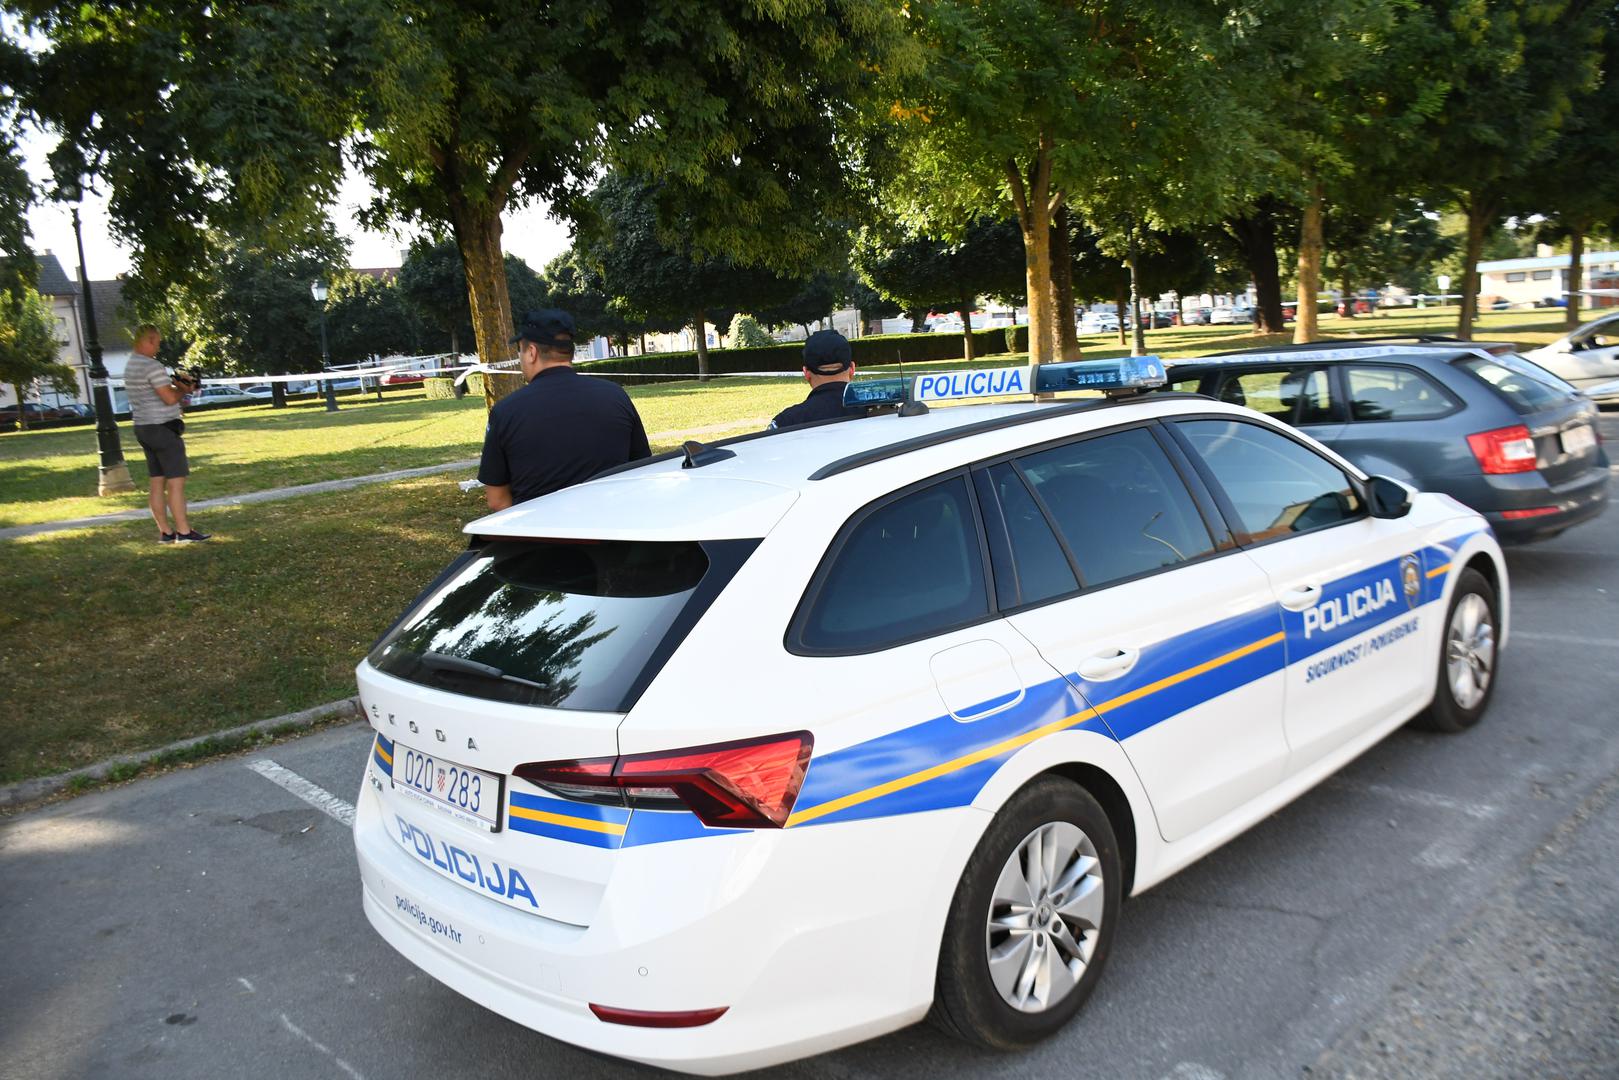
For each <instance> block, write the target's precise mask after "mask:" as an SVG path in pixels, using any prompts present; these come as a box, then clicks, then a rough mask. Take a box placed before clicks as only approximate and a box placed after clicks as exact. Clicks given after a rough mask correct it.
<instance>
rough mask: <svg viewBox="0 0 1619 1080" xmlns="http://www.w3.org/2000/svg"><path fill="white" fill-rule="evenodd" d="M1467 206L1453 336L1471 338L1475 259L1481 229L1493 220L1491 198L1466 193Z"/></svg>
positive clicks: (1479, 253) (1475, 313)
mask: <svg viewBox="0 0 1619 1080" xmlns="http://www.w3.org/2000/svg"><path fill="white" fill-rule="evenodd" d="M1466 209H1467V254H1466V258H1467V262H1466V263H1464V264H1463V267H1462V313H1461V315H1460V317H1459V318H1458V319H1457V320H1456V336H1457V337H1459V338H1461V339H1462V340H1463V341H1472V340H1473V323H1474V322H1475V321H1476V320H1477V319H1478V289H1479V281H1478V261H1479V259H1480V258H1481V257H1482V256H1483V254H1484V233H1485V231H1486V230H1487V229H1488V228H1489V227H1490V223H1491V222H1492V221H1494V220H1495V206H1494V203H1493V201H1492V200H1490V199H1486V198H1483V197H1481V196H1478V195H1469V196H1468V197H1467V200H1466Z"/></svg>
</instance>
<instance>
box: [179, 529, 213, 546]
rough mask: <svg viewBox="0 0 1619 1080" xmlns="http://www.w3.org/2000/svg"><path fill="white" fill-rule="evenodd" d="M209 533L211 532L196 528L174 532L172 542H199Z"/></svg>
mask: <svg viewBox="0 0 1619 1080" xmlns="http://www.w3.org/2000/svg"><path fill="white" fill-rule="evenodd" d="M211 535H212V534H211V533H201V532H198V531H197V530H196V529H192V530H191V531H190V532H183V533H175V534H174V542H175V543H177V544H200V543H202V542H203V541H204V540H207V539H208V538H209V537H210V536H211Z"/></svg>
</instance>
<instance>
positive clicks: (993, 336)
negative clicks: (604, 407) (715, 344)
mask: <svg viewBox="0 0 1619 1080" xmlns="http://www.w3.org/2000/svg"><path fill="white" fill-rule="evenodd" d="M1028 341H1029V331H1028V328H1027V327H1023V326H1011V327H1005V328H997V329H994V330H975V331H973V345H974V348H975V351H976V352H977V354H978V355H979V356H990V355H994V354H996V353H1005V352H1016V351H1026V350H1027V349H1028ZM963 345H964V343H963V341H962V336H961V335H960V334H885V335H881V336H877V337H863V338H856V339H855V340H853V341H851V342H849V349H850V352H851V354H852V355H853V357H854V362H855V363H856V364H858V365H865V366H870V365H873V364H929V363H935V362H937V361H940V360H960V359H961V358H962V355H963ZM579 367H580V369H581V370H585V371H589V372H591V373H592V374H596V375H603V374H612V375H615V376H619V377H616V378H615V379H614V380H613V381H614V382H617V383H621V384H623V385H625V386H635V385H637V384H640V383H650V382H668V381H669V380H668V379H660V378H637V376H639V375H647V376H657V375H683V376H686V377H688V378H693V379H694V378H696V377H697V354H696V353H695V352H675V353H649V354H647V355H645V356H617V357H613V358H611V359H607V360H592V361H590V362H588V363H582V364H580V365H579ZM803 367H804V345H803V342H790V343H788V344H786V345H764V346H760V347H758V348H753V349H710V350H708V370H709V373H710V374H714V375H735V374H739V373H741V372H748V371H799V370H801V369H802V368H803Z"/></svg>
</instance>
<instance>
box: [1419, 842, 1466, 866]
mask: <svg viewBox="0 0 1619 1080" xmlns="http://www.w3.org/2000/svg"><path fill="white" fill-rule="evenodd" d="M1470 846H1471V845H1469V844H1467V843H1465V842H1464V838H1463V837H1459V836H1442V837H1440V838H1439V839H1438V840H1435V841H1434V842H1433V843H1431V844H1429V845H1428V846H1427V847H1425V848H1423V849H1422V850H1421V851H1419V852H1417V853H1416V854H1415V855H1414V856H1412V857H1411V861H1412V862H1414V863H1416V864H1417V865H1418V866H1426V867H1427V868H1428V869H1430V870H1448V869H1450V868H1451V867H1452V866H1460V865H1462V864H1463V863H1465V862H1466V861H1467V849H1468V847H1470Z"/></svg>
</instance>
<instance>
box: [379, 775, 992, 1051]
mask: <svg viewBox="0 0 1619 1080" xmlns="http://www.w3.org/2000/svg"><path fill="white" fill-rule="evenodd" d="M397 813H399V811H398V810H396V809H395V808H393V807H392V806H387V807H385V806H384V804H383V801H382V799H381V797H380V796H379V795H378V793H377V792H376V791H375V790H373V788H372V787H371V785H370V784H369V783H367V784H365V785H364V786H363V787H362V789H361V792H360V799H359V805H358V807H357V814H356V819H355V826H354V840H355V848H356V851H357V854H358V858H359V864H360V876H361V880H362V883H363V893H364V906H365V913H366V917H367V918H368V919H369V920H370V922H371V925H372V926H373V927H374V928H375V929H376V931H377V932H378V933H379V934H381V935H382V937H383V939H384V940H386V941H387V942H388V943H389V944H390V945H392V946H393V947H394V948H395V949H397V950H398V951H399V952H400V953H402V954H403V955H404V956H405V957H406V958H407V959H409V960H410V961H411V962H412V963H414V964H415V965H416V966H418V967H420V968H421V969H422V970H423V971H425V972H427V973H428V974H430V975H432V976H433V977H434V978H435V979H437V980H439V981H440V982H442V983H444V984H445V985H447V986H449V987H450V988H451V989H453V990H455V991H457V992H458V993H460V994H462V995H464V996H466V997H468V998H470V999H472V1000H473V1001H475V1002H477V1003H479V1004H480V1005H483V1006H484V1007H486V1008H488V1009H491V1010H493V1011H494V1012H497V1013H499V1014H500V1015H502V1016H505V1017H508V1018H510V1019H512V1020H515V1021H517V1022H518V1023H521V1024H523V1025H525V1026H527V1027H530V1028H533V1029H534V1030H536V1031H539V1032H542V1033H544V1034H546V1035H550V1036H552V1037H554V1038H557V1039H560V1040H562V1041H564V1042H569V1043H573V1044H575V1045H577V1046H582V1047H585V1048H587V1049H590V1050H595V1051H598V1052H601V1053H605V1054H611V1055H614V1056H618V1057H624V1058H629V1059H631V1060H634V1061H640V1062H644V1063H646V1064H649V1065H658V1066H662V1067H665V1068H670V1069H677V1070H681V1071H684V1072H692V1073H700V1074H705V1075H721V1074H725V1073H730V1072H736V1071H740V1070H743V1069H752V1068H761V1067H764V1066H768V1065H773V1064H778V1063H780V1062H783V1061H788V1060H792V1059H794V1058H799V1057H804V1056H807V1055H810V1054H815V1053H820V1052H822V1051H825V1050H830V1049H833V1048H836V1047H839V1046H844V1045H847V1044H849V1043H853V1042H858V1041H860V1040H862V1039H866V1038H870V1037H872V1036H874V1035H880V1034H883V1033H884V1032H888V1031H893V1030H895V1029H897V1028H900V1027H903V1026H905V1025H907V1024H910V1023H912V1022H914V1021H916V1020H918V1019H920V1018H921V1017H922V1016H923V1015H925V1014H926V1012H927V1010H928V1008H929V1006H930V1004H931V1002H932V998H933V983H934V972H935V967H936V965H937V957H938V947H939V940H940V936H941V934H942V933H943V927H944V919H945V915H946V911H947V909H948V906H949V903H950V899H951V897H952V895H953V893H954V891H955V886H956V880H957V877H958V876H959V874H960V871H961V867H962V866H963V865H964V863H965V861H966V858H967V855H968V854H969V853H970V851H971V849H972V847H973V845H974V844H975V843H976V842H977V839H978V837H979V835H981V833H982V831H983V828H984V827H985V825H986V824H987V822H988V820H989V815H988V814H987V813H985V812H983V811H979V810H974V809H972V808H961V809H956V810H946V811H936V812H932V813H924V814H911V815H904V816H900V817H892V818H882V819H875V820H871V821H861V822H850V823H845V824H837V825H824V826H812V827H801V828H797V829H791V830H783V831H774V830H772V831H769V832H764V831H760V832H749V833H739V834H732V835H719V836H706V837H699V838H696V839H687V840H679V841H671V842H667V843H658V844H647V845H644V846H639V847H629V848H623V849H621V850H619V851H618V852H617V853H616V859H617V861H616V862H615V864H614V867H613V871H612V875H611V878H610V880H609V882H608V884H607V887H606V889H605V891H604V893H603V897H602V902H601V905H600V908H599V909H598V912H597V915H596V917H595V919H594V921H593V924H592V925H591V926H589V927H575V926H569V925H567V924H565V923H559V922H555V921H552V920H547V919H544V918H540V917H537V916H534V915H530V914H526V913H524V912H520V911H514V910H511V909H509V908H507V907H504V906H502V905H501V904H499V903H496V902H495V901H492V900H489V899H486V898H484V897H482V896H479V895H477V894H476V893H473V892H472V891H470V890H468V889H464V888H461V887H460V886H459V885H457V884H456V883H454V882H452V881H450V880H447V879H445V878H443V877H440V876H438V875H436V874H434V873H433V872H432V871H431V870H429V869H427V868H425V867H424V866H422V865H421V864H420V863H418V862H416V861H415V860H413V859H412V857H411V856H409V855H407V854H406V853H405V852H404V851H403V850H402V849H401V848H400V846H399V845H398V844H397V843H396V842H395V841H394V839H393V837H392V836H390V835H389V833H388V831H387V830H388V828H389V824H390V822H391V821H392V818H393V817H394V816H395V815H396V814H397ZM405 813H407V814H408V813H410V811H408V810H406V811H405ZM417 816H418V817H420V816H422V815H420V814H418V815H417ZM426 816H427V817H428V819H429V820H428V821H425V822H423V823H422V824H424V825H426V824H430V823H431V817H432V815H431V813H428V814H427V815H426ZM592 1003H594V1004H598V1005H605V1006H610V1007H615V1008H622V1009H638V1010H648V1011H681V1010H694V1009H708V1008H716V1007H719V1006H725V1007H727V1010H728V1011H727V1012H726V1013H725V1015H723V1016H721V1017H720V1018H719V1019H718V1020H715V1021H714V1022H712V1023H710V1024H707V1025H705V1026H702V1027H694V1028H685V1029H673V1030H660V1029H649V1028H638V1027H627V1026H623V1025H618V1024H609V1023H605V1022H603V1021H601V1020H599V1019H597V1018H596V1016H595V1015H594V1014H593V1013H592V1012H591V1011H590V1008H589V1006H590V1005H591V1004H592Z"/></svg>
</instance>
